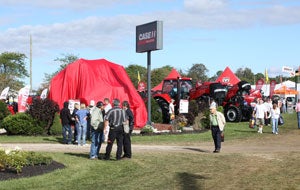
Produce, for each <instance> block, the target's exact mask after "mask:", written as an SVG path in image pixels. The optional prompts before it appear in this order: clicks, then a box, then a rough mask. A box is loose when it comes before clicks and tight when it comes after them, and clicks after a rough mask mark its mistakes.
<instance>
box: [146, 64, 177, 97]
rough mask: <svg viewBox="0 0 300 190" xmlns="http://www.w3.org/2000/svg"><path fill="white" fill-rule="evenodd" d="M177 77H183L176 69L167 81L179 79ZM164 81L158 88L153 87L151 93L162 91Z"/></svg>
mask: <svg viewBox="0 0 300 190" xmlns="http://www.w3.org/2000/svg"><path fill="white" fill-rule="evenodd" d="M177 77H181V75H180V74H179V73H178V72H177V70H176V69H174V68H173V69H172V70H171V72H170V73H169V75H168V76H167V77H166V78H165V79H169V78H170V79H177ZM163 83H164V81H161V83H159V84H158V85H157V86H155V87H153V88H152V89H151V91H154V92H155V91H161V90H162V86H163Z"/></svg>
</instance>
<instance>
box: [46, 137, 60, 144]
mask: <svg viewBox="0 0 300 190" xmlns="http://www.w3.org/2000/svg"><path fill="white" fill-rule="evenodd" d="M43 140H44V141H49V142H57V143H60V144H63V138H62V137H55V139H53V138H43Z"/></svg>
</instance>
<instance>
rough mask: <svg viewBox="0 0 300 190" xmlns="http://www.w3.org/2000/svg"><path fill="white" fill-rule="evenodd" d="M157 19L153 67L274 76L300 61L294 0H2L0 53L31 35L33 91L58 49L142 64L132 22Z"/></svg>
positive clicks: (22, 47)
mask: <svg viewBox="0 0 300 190" xmlns="http://www.w3.org/2000/svg"><path fill="white" fill-rule="evenodd" d="M155 20H160V21H163V30H164V31H163V50H159V51H153V52H152V57H151V58H152V64H151V67H152V69H154V68H158V67H161V66H163V65H171V66H173V67H174V68H176V69H182V70H183V71H186V70H187V69H189V68H190V67H191V66H192V65H193V64H195V63H202V64H204V65H206V67H207V68H208V69H209V73H208V75H209V76H213V75H214V74H215V73H216V72H217V71H219V70H224V69H225V68H226V67H227V66H229V67H230V68H231V69H232V70H233V72H235V71H236V70H237V69H238V68H246V67H248V68H251V69H252V71H253V72H254V73H258V72H261V73H264V70H265V69H267V70H268V74H269V76H270V77H272V76H277V75H280V74H284V73H282V72H281V68H282V66H288V67H291V68H294V69H296V68H298V67H299V65H300V51H299V50H300V37H299V35H300V1H298V0H143V1H140V0H126V1H124V0H110V1H107V0H51V1H39V0H26V1H25V0H24V1H21V0H0V30H1V32H0V53H3V52H7V51H8V52H11V51H13V52H20V53H24V54H26V55H27V57H28V58H29V57H30V43H29V39H30V35H32V42H33V46H32V50H33V60H32V61H33V89H36V88H37V87H38V86H39V84H40V83H41V82H42V80H43V78H44V74H45V73H48V74H51V73H53V72H54V71H56V70H57V69H58V68H59V64H58V63H57V62H54V59H55V58H57V57H62V54H70V53H72V54H74V55H77V56H78V57H80V58H85V59H100V58H105V59H107V60H109V61H111V62H115V63H117V64H120V65H123V66H124V67H126V66H128V65H130V64H138V65H141V66H145V67H147V55H146V53H136V52H135V28H136V26H137V25H141V24H144V23H148V22H152V21H155ZM27 66H28V70H29V59H28V60H27ZM285 75H286V74H285ZM25 82H26V83H27V84H29V79H26V80H25ZM0 90H1V89H0Z"/></svg>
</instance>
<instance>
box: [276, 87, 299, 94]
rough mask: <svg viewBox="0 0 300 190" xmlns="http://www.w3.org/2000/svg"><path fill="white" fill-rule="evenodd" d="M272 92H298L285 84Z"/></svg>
mask: <svg viewBox="0 0 300 190" xmlns="http://www.w3.org/2000/svg"><path fill="white" fill-rule="evenodd" d="M274 94H280V95H287V94H298V91H297V90H293V89H290V88H288V87H287V86H286V85H283V86H281V87H280V88H278V89H277V90H274Z"/></svg>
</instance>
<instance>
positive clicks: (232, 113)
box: [224, 106, 242, 122]
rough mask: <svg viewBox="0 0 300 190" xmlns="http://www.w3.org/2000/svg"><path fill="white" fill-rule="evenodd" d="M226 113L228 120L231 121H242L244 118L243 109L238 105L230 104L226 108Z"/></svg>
mask: <svg viewBox="0 0 300 190" xmlns="http://www.w3.org/2000/svg"><path fill="white" fill-rule="evenodd" d="M224 115H225V118H226V121H229V122H240V121H241V120H242V111H241V109H240V108H238V107H236V106H229V107H227V108H225V110H224Z"/></svg>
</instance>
